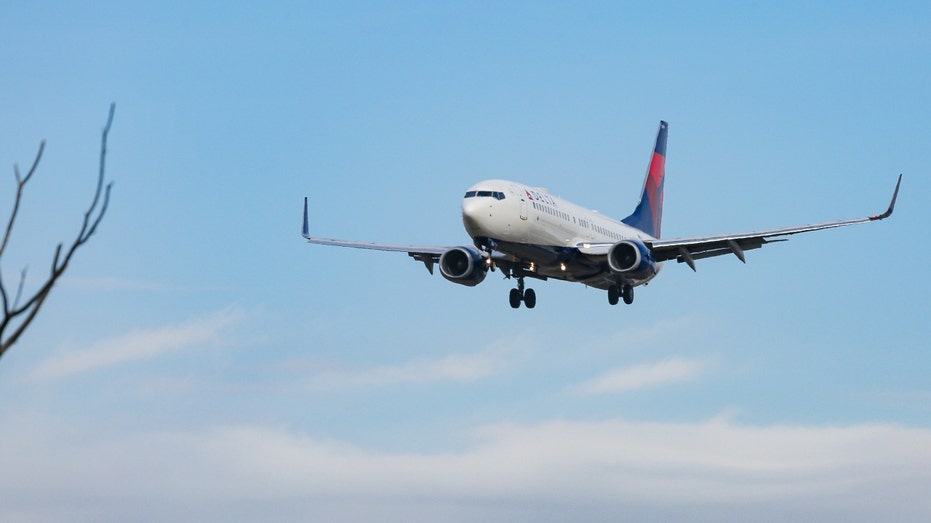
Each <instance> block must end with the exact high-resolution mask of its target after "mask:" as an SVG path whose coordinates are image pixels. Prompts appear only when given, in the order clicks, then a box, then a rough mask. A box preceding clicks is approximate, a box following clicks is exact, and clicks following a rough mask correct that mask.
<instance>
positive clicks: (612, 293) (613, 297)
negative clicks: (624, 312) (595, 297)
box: [608, 285, 621, 305]
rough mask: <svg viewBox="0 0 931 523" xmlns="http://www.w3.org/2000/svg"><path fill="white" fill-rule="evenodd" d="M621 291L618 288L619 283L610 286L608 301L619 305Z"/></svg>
mask: <svg viewBox="0 0 931 523" xmlns="http://www.w3.org/2000/svg"><path fill="white" fill-rule="evenodd" d="M620 296H621V291H620V290H618V288H617V285H612V286H610V287H608V303H610V304H611V305H617V302H618V300H619V299H620Z"/></svg>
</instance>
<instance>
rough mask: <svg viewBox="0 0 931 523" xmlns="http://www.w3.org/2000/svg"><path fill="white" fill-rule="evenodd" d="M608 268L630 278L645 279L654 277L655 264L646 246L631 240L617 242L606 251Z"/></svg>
mask: <svg viewBox="0 0 931 523" xmlns="http://www.w3.org/2000/svg"><path fill="white" fill-rule="evenodd" d="M608 267H610V268H611V270H612V271H613V272H616V273H619V274H623V275H625V276H629V277H631V278H637V279H646V278H652V277H653V276H655V275H656V271H657V268H656V262H655V261H654V260H653V256H652V255H651V254H650V249H648V248H647V246H646V245H644V244H642V243H640V242H638V241H633V240H624V241H621V242H617V243H615V244H614V245H612V246H611V249H610V250H608Z"/></svg>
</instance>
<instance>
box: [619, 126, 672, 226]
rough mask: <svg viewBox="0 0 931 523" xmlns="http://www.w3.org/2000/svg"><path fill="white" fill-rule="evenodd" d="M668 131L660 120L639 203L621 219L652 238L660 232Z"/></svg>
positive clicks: (667, 127)
mask: <svg viewBox="0 0 931 523" xmlns="http://www.w3.org/2000/svg"><path fill="white" fill-rule="evenodd" d="M668 132H669V124H667V123H666V122H663V121H661V122H660V123H659V131H658V132H657V133H656V145H655V146H654V147H653V156H652V158H651V159H650V167H649V168H648V169H647V176H646V180H644V182H643V193H642V194H641V195H640V203H639V204H638V205H637V208H636V209H635V210H634V212H633V214H631V215H630V216H628V217H627V218H624V219H623V220H621V221H623V222H624V223H626V224H627V225H630V226H631V227H634V228H636V229H639V230H641V231H643V232H645V233H646V234H649V235H650V236H652V237H654V238H659V237H660V235H661V234H662V222H663V183H664V182H665V178H666V136H667V133H668Z"/></svg>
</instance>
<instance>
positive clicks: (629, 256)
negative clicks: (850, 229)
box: [302, 121, 902, 309]
mask: <svg viewBox="0 0 931 523" xmlns="http://www.w3.org/2000/svg"><path fill="white" fill-rule="evenodd" d="M668 132H669V125H668V124H667V123H666V122H665V121H660V124H659V131H657V133H656V142H655V145H654V147H653V151H652V153H651V157H650V162H649V167H648V168H647V173H646V178H645V180H644V182H643V189H642V191H641V195H640V201H639V203H638V204H637V207H636V208H635V209H634V211H633V213H631V214H630V215H629V216H627V217H626V218H624V219H622V220H619V221H618V220H614V219H611V218H608V217H607V216H604V215H602V214H599V213H598V212H596V211H592V210H589V209H586V208H583V207H580V206H578V205H576V204H574V203H572V202H569V201H567V200H564V199H562V198H559V197H557V196H554V195H552V194H550V192H549V191H547V190H546V189H543V188H539V187H532V186H529V185H524V184H522V183H517V182H513V181H508V180H485V181H482V182H479V183H477V184H475V185H473V186H472V187H470V188H469V189H468V190H467V191H466V193H465V196H464V198H463V200H462V223H463V225H464V226H465V230H466V232H467V233H468V235H469V236H470V237H471V238H472V245H464V246H452V247H449V246H445V247H444V246H425V245H402V244H394V243H374V242H359V241H347V240H334V239H329V238H320V237H316V236H311V234H310V230H309V225H308V218H307V212H308V211H307V198H306V197H305V198H304V225H303V229H302V236H303V237H304V238H305V239H306V240H307V241H308V242H310V243H314V244H320V245H333V246H338V247H351V248H356V249H372V250H380V251H393V252H406V253H407V254H408V255H409V256H410V257H411V258H413V259H414V260H417V261H420V262H422V263H423V264H424V265H425V266H426V268H427V270H428V271H429V272H430V274H433V270H434V266H435V265H439V267H440V274H441V275H442V276H443V277H444V278H446V279H447V280H449V281H451V282H453V283H457V284H460V285H466V286H469V287H473V286H475V285H478V284H479V283H481V282H482V281H483V280H484V279H485V277H486V276H487V275H488V272H489V271H492V272H493V271H495V270H496V269H497V270H500V271H501V272H502V274H503V275H504V277H505V278H507V279H511V278H513V279H515V280H516V281H517V285H516V287H515V288H513V289H511V291H510V294H509V296H508V298H509V299H508V301H509V303H510V305H511V307H512V308H515V309H517V308H519V307H520V306H521V304H522V303H523V304H524V306H525V307H527V308H528V309H532V308H534V307H535V306H536V303H537V296H536V292H535V291H534V290H533V289H530V288H527V287H526V285H525V282H524V280H525V278H533V279H537V280H547V279H550V278H552V279H555V280H565V281H570V282H578V283H582V284H585V285H587V286H589V287H594V288H598V289H602V290H605V291H607V293H608V303H610V304H611V305H616V304H617V303H618V302H619V301H620V300H623V301H624V303H626V304H631V303H633V301H634V287H637V286H640V285H647V284H648V283H649V282H650V281H651V280H652V279H653V278H654V277H656V275H657V274H659V272H660V269H662V267H663V262H666V261H670V260H676V262H678V263H684V264H686V265H688V266H689V268H691V269H692V270H693V271H696V263H695V262H696V261H697V260H701V259H704V258H711V257H714V256H722V255H729V254H732V255H734V256H736V257H737V258H738V259H739V260H740V261H741V262H743V263H746V256H745V252H746V251H749V250H752V249H758V248H760V247H762V246H763V245H766V244H769V243H775V242H783V241H786V240H787V239H788V238H785V237H786V236H790V235H793V234H799V233H804V232H811V231H818V230H822V229H831V228H835V227H844V226H847V225H854V224H858V223H865V222H873V221H879V220H883V219H885V218H888V217H889V216H891V215H892V211H893V209H894V208H895V201H896V198H897V197H898V195H899V186H900V185H901V183H902V175H901V174H900V175H899V178H898V181H897V182H896V185H895V192H893V194H892V200H891V201H890V203H889V207H888V208H887V209H886V211H885V212H883V213H882V214H877V215H873V216H868V217H865V218H854V219H848V220H837V221H831V222H825V223H818V224H813V225H801V226H795V227H783V228H778V229H768V230H762V231H756V232H747V233H738V234H720V235H713V236H696V237H688V238H676V239H661V238H662V236H661V226H662V219H663V186H664V182H665V176H666V138H667V136H668Z"/></svg>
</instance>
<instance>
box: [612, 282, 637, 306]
mask: <svg viewBox="0 0 931 523" xmlns="http://www.w3.org/2000/svg"><path fill="white" fill-rule="evenodd" d="M621 298H624V303H626V304H627V305H630V304H631V303H633V302H634V288H633V286H632V285H630V284H627V283H624V284H622V285H621V286H617V285H612V286H610V287H608V303H610V304H611V305H617V302H618V300H619V299H621Z"/></svg>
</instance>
